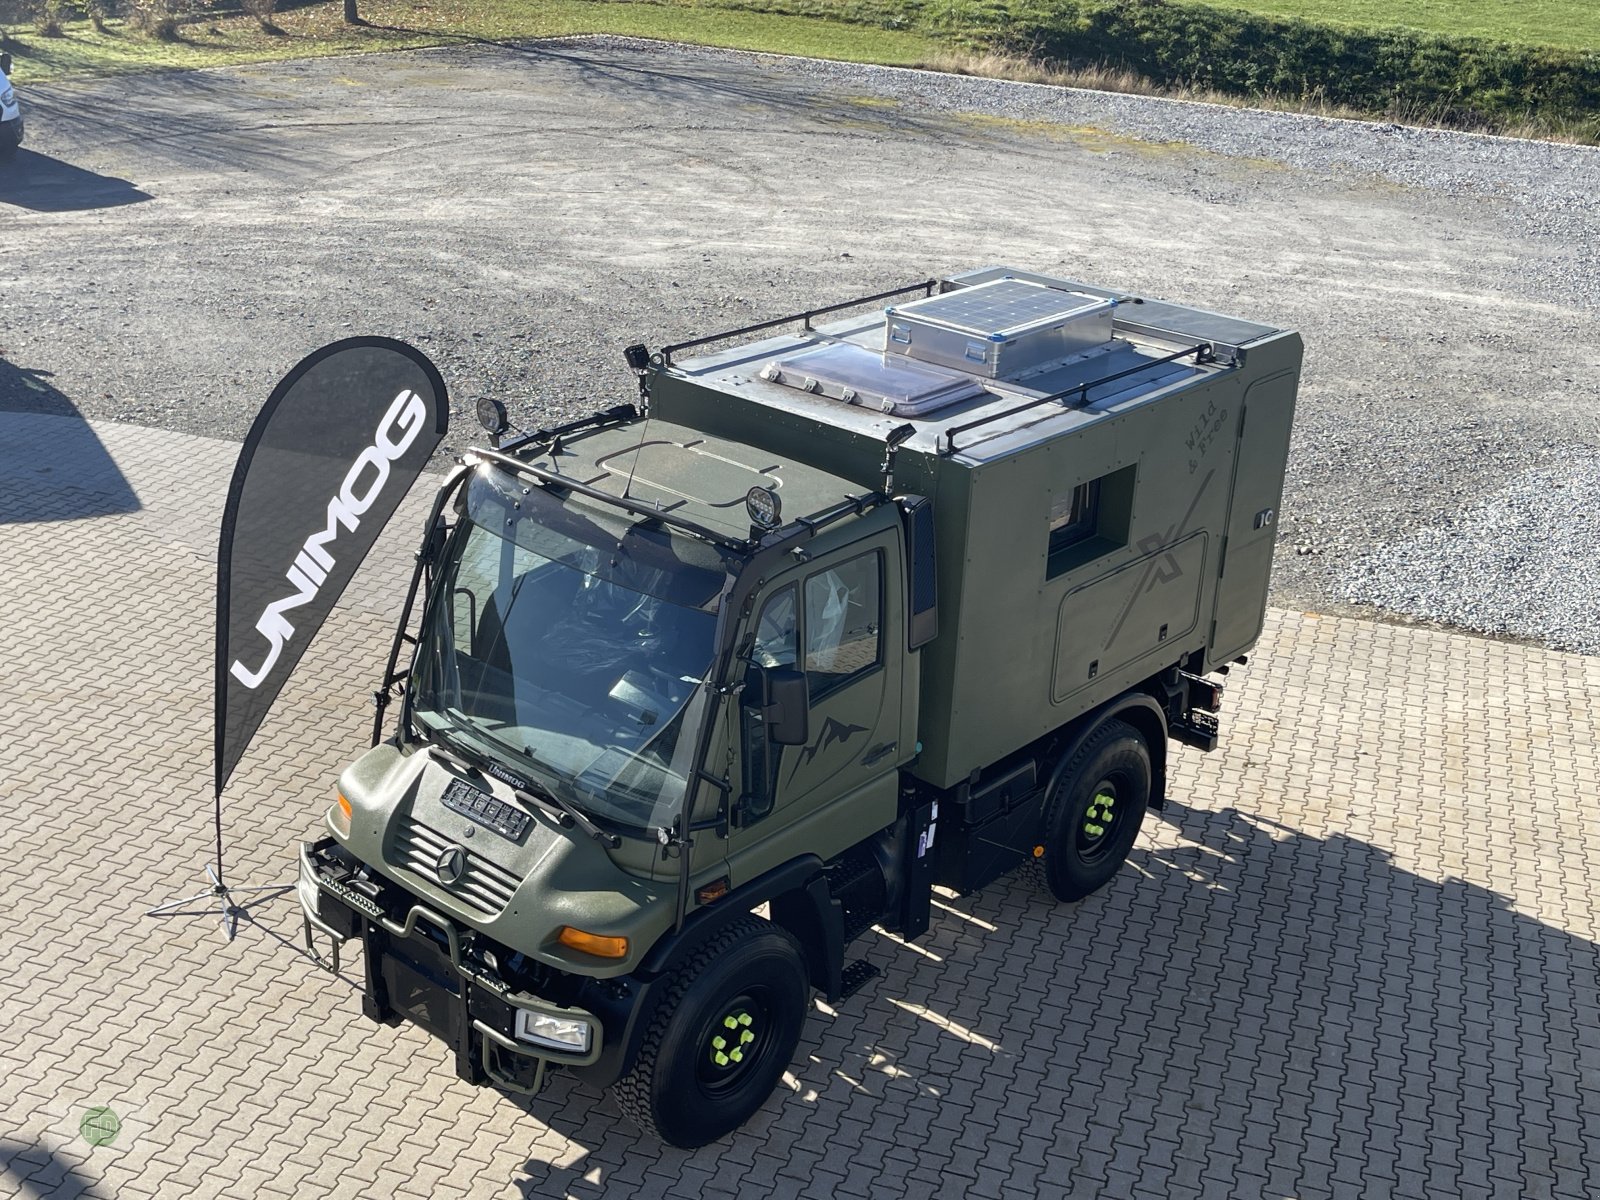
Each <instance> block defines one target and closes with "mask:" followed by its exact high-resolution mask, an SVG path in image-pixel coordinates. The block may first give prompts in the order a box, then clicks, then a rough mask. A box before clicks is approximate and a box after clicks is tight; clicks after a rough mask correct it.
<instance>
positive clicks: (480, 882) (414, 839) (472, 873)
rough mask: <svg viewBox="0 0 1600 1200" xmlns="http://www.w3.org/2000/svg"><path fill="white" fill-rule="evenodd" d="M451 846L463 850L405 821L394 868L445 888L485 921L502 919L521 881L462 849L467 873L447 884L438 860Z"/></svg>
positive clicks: (409, 821)
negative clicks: (406, 871) (503, 910)
mask: <svg viewBox="0 0 1600 1200" xmlns="http://www.w3.org/2000/svg"><path fill="white" fill-rule="evenodd" d="M451 845H458V846H460V845H462V843H460V842H454V843H452V842H451V841H450V839H449V838H447V837H445V836H444V835H443V834H441V833H439V832H438V831H436V830H433V829H429V828H428V827H427V826H426V825H424V824H422V822H420V821H413V820H412V819H411V818H409V817H402V818H401V819H400V824H399V828H398V831H397V833H396V835H395V846H394V850H395V865H396V866H400V867H404V868H405V869H406V870H408V871H410V872H412V873H413V874H415V875H420V876H421V877H422V878H423V879H425V880H427V881H428V882H429V883H431V884H433V885H435V886H436V887H441V888H443V889H444V890H445V891H447V892H449V893H450V894H451V895H452V896H454V897H455V898H456V899H458V900H460V901H461V902H462V903H463V904H465V905H466V906H467V907H468V908H471V909H473V910H474V911H476V912H479V913H482V914H483V915H484V916H486V917H495V916H499V915H500V911H501V910H502V909H503V908H505V906H506V905H507V904H508V903H510V901H511V897H512V895H513V894H514V893H515V892H516V890H517V886H518V884H520V883H521V882H522V881H521V880H520V879H518V878H517V877H516V876H515V875H513V874H512V873H511V872H510V871H508V870H506V869H505V868H504V867H502V866H498V865H496V864H495V863H492V862H490V861H489V860H488V859H486V858H484V857H483V856H482V855H481V854H477V853H475V852H474V851H473V850H472V849H471V848H470V847H467V846H463V847H462V848H463V849H465V850H466V854H467V865H466V870H465V872H464V873H463V874H462V876H461V878H460V880H458V881H457V882H456V883H446V882H445V881H444V880H442V879H440V878H439V870H438V862H439V856H440V855H441V854H443V853H444V852H445V851H446V850H447V849H449V847H450V846H451Z"/></svg>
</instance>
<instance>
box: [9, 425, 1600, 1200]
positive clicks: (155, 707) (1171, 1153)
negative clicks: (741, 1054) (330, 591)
mask: <svg viewBox="0 0 1600 1200" xmlns="http://www.w3.org/2000/svg"><path fill="white" fill-rule="evenodd" d="M236 449H237V448H236V447H235V446H233V445H230V444H227V443H223V442H215V441H208V440H204V439H200V438H195V437H189V436H184V435H179V434H174V433H170V432H163V431H159V430H155V429H143V428H135V427H132V426H124V425H114V424H91V423H85V422H83V421H78V420H74V419H70V418H64V417H54V416H28V415H22V414H15V413H0V567H3V569H0V611H3V612H4V614H5V619H4V635H3V642H0V645H3V650H4V653H3V655H0V727H3V731H4V740H3V741H0V864H3V867H0V888H3V901H0V912H3V913H4V914H5V934H4V937H3V938H0V1195H7V1196H9V1195H17V1196H24V1197H29V1198H30V1200H33V1198H42V1197H69V1196H94V1197H111V1196H127V1197H189V1196H207V1197H209V1196H227V1197H271V1196H284V1197H301V1196H384V1197H389V1196H423V1197H426V1196H452V1195H471V1196H494V1197H500V1196H506V1197H514V1196H519V1195H521V1196H541V1197H551V1196H577V1197H589V1196H596V1195H602V1194H605V1195H612V1194H615V1195H627V1196H637V1197H641V1198H643V1197H656V1196H684V1197H702V1196H706V1197H710V1196H730V1195H741V1196H744V1195H773V1196H797V1197H836V1196H837V1197H847V1196H862V1197H868V1196H870V1197H879V1196H889V1197H893V1196H901V1195H904V1196H910V1197H924V1196H930V1195H941V1196H961V1195H976V1196H986V1197H1008V1196H1019V1197H1020V1196H1028V1197H1032V1196H1041V1195H1045V1196H1049V1195H1072V1196H1093V1195H1105V1196H1138V1197H1241V1196H1270V1197H1290V1196H1293V1197H1326V1196H1339V1197H1344V1196H1361V1197H1369V1196H1406V1197H1419V1196H1440V1197H1445V1196H1450V1197H1455V1196H1470V1197H1507V1198H1510V1197H1524V1196H1536V1195H1537V1196H1552V1197H1573V1198H1578V1197H1592V1196H1595V1195H1597V1194H1600V962H1597V957H1600V956H1597V953H1596V942H1597V940H1600V915H1597V913H1600V905H1597V901H1600V883H1597V882H1596V880H1597V876H1600V736H1597V730H1596V725H1597V719H1600V659H1595V658H1584V657H1578V656H1573V655H1563V654H1557V653H1552V652H1549V651H1545V650H1539V649H1530V648H1527V647H1523V646H1517V645H1511V644H1507V643H1498V642H1491V641H1483V640H1478V639H1473V638H1468V637H1462V636H1456V635H1452V634H1446V633H1439V632H1433V631H1428V630H1421V629H1412V628H1402V627H1398V626H1390V625H1377V624H1369V623H1364V622H1360V621H1355V620H1348V619H1342V618H1341V619H1335V618H1328V617H1321V618H1319V617H1317V616H1314V615H1310V614H1299V613H1290V612H1281V611H1274V612H1272V613H1271V614H1270V619H1269V622H1268V627H1267V632H1266V635H1265V637H1264V639H1263V642H1262V644H1261V646H1260V647H1259V648H1258V652H1257V653H1256V654H1255V655H1254V656H1253V659H1252V662H1251V665H1250V666H1249V667H1248V668H1247V669H1245V670H1243V671H1238V672H1235V674H1234V675H1233V676H1232V677H1231V679H1230V687H1229V690H1228V695H1227V701H1226V707H1225V713H1224V738H1223V746H1222V748H1221V749H1220V750H1219V751H1217V752H1216V753H1214V754H1211V755H1201V754H1198V753H1195V752H1193V751H1189V750H1175V751H1174V770H1173V777H1172V780H1171V785H1170V794H1171V797H1172V803H1171V805H1170V806H1169V807H1168V809H1167V810H1166V811H1165V812H1164V813H1162V814H1159V816H1157V815H1155V814H1152V815H1151V817H1150V818H1149V819H1147V821H1146V826H1145V829H1144V832H1143V833H1142V834H1141V836H1140V841H1139V844H1138V846H1137V848H1136V849H1135V851H1134V854H1133V856H1132V859H1131V861H1130V863H1129V865H1128V866H1127V868H1125V869H1124V871H1123V872H1122V873H1121V875H1120V876H1119V877H1118V878H1117V879H1116V881H1115V882H1114V883H1113V885H1112V886H1111V887H1110V888H1108V889H1106V890H1105V891H1104V892H1102V893H1100V894H1098V895H1096V896H1094V897H1092V898H1090V899H1089V900H1087V901H1085V902H1084V903H1082V904H1079V905H1076V906H1055V905H1051V904H1048V903H1046V902H1044V901H1043V900H1042V899H1040V898H1039V897H1038V896H1036V895H1034V894H1033V893H1031V892H1030V891H1029V890H1028V889H1027V888H1026V887H1025V886H1024V885H1023V884H1022V883H1020V882H1011V881H1003V882H1002V883H1000V884H997V885H995V886H992V887H990V888H988V889H986V890H985V891H984V892H982V893H981V894H979V895H975V896H969V897H964V898H958V897H954V896H940V897H939V898H938V899H937V908H936V909H935V917H936V920H935V922H934V925H933V928H932V929H931V930H930V932H929V934H928V935H927V937H926V938H925V939H923V940H922V941H921V942H919V943H917V944H915V945H907V944H905V943H902V942H900V941H898V940H897V939H895V938H893V937H890V936H887V935H878V934H869V935H868V939H867V953H868V956H869V957H870V958H871V960H872V961H873V962H875V963H876V964H877V965H878V966H879V967H880V968H881V969H882V971H883V975H882V978H880V979H879V980H877V981H876V982H875V983H874V984H873V985H872V986H870V987H869V988H868V989H867V990H866V991H864V992H862V993H861V994H859V995H857V996H856V997H854V998H852V999H851V1000H849V1001H846V1002H844V1003H842V1004H841V1005H840V1006H839V1008H838V1010H837V1011H832V1010H829V1009H828V1008H827V1007H826V1006H823V1005H820V1004H819V1005H818V1006H817V1011H816V1012H815V1013H814V1014H813V1017H812V1019H811V1020H810V1022H809V1024H808V1026H807V1030H806V1035H805V1038H804V1040H803V1042H802V1045H801V1049H800V1051H799V1053H798V1055H797V1057H796V1059H795V1062H794V1063H793V1065H792V1070H791V1073H790V1075H789V1076H788V1078H787V1080H786V1086H784V1087H782V1088H780V1090H779V1092H778V1093H777V1094H776V1095H775V1096H774V1097H773V1098H772V1100H771V1101H770V1102H769V1103H768V1104H767V1105H766V1107H765V1108H764V1109H763V1110H762V1112H761V1113H760V1114H759V1115H758V1116H757V1117H756V1118H755V1119H754V1120H753V1121H752V1122H751V1123H750V1125H749V1126H748V1127H747V1128H746V1129H745V1130H744V1131H743V1132H742V1133H740V1134H738V1135H736V1136H734V1137H732V1138H730V1139H727V1140H725V1141H723V1142H721V1143H719V1144H716V1145H713V1146H710V1147H707V1148H705V1149H703V1150H700V1151H697V1152H693V1153H687V1152H682V1151H678V1150H671V1149H664V1148H662V1147H660V1146H658V1145H653V1144H651V1143H649V1142H647V1141H645V1140H643V1139H641V1137H640V1135H639V1134H638V1132H637V1131H636V1130H635V1129H634V1128H633V1127H632V1125H630V1123H629V1122H628V1121H627V1120H626V1119H625V1118H623V1117H622V1116H621V1115H620V1113H619V1112H618V1110H617V1108H616V1107H615V1106H614V1105H613V1104H612V1103H611V1101H610V1100H609V1098H607V1097H606V1096H604V1095H603V1094H598V1093H594V1092H591V1091H589V1090H587V1089H585V1088H583V1087H580V1086H576V1085H574V1084H573V1083H572V1082H571V1081H569V1080H558V1081H557V1082H556V1083H555V1084H554V1085H553V1086H552V1087H550V1088H549V1089H548V1090H547V1091H546V1093H545V1094H544V1095H543V1096H541V1097H538V1098H536V1099H534V1100H532V1101H519V1100H512V1099H509V1098H506V1097H504V1096H501V1095H499V1094H497V1093H495V1092H493V1091H488V1090H481V1089H475V1088H472V1087H469V1086H467V1085H465V1084H463V1083H460V1082H459V1081H457V1080H456V1079H455V1078H454V1077H453V1075H452V1074H451V1073H450V1070H449V1065H448V1058H447V1055H446V1052H445V1051H444V1049H443V1048H442V1047H441V1046H439V1045H437V1044H435V1043H434V1042H433V1041H431V1040H430V1039H429V1038H428V1037H427V1036H425V1035H424V1034H422V1033H420V1032H419V1031H417V1030H416V1029H414V1028H409V1027H408V1028H400V1029H387V1028H381V1027H378V1026H374V1025H371V1024H369V1023H367V1022H366V1021H365V1020H364V1019H363V1018H362V1017H361V1015H360V1010H359V978H357V977H350V978H335V977H333V976H330V975H328V974H325V973H324V972H322V971H320V970H319V969H317V968H316V967H315V966H314V965H313V963H312V962H311V961H309V960H308V959H307V957H306V956H305V955H304V954H303V953H302V952H301V950H300V948H299V935H300V923H299V920H298V909H297V908H296V906H295V902H294V899H293V896H292V895H291V894H289V893H282V894H268V895H265V896H264V897H263V898H262V899H261V902H260V903H259V904H258V905H257V906H256V907H255V908H253V909H252V912H251V918H252V919H251V921H250V922H249V923H248V924H246V925H245V927H244V928H243V930H242V932H241V934H240V936H239V937H238V939H237V940H235V941H233V942H232V943H228V942H225V941H224V940H223V939H222V938H221V936H220V933H219V929H218V924H217V922H216V921H215V920H214V919H212V918H209V917H204V916H199V917H179V918H169V919H158V918H151V917H147V916H145V915H144V912H145V910H146V909H147V908H149V907H150V906H151V905H154V904H157V903H159V902H161V901H163V900H167V899H169V898H173V897H179V896H183V895H185V894H188V893H191V892H194V891H196V890H198V889H199V887H200V886H202V885H203V880H202V879H201V875H200V872H201V870H202V868H203V866H204V864H205V862H206V861H207V856H208V853H209V849H210V845H211V843H210V832H209V816H210V796H209V790H208V780H209V777H210V751H211V721H210V712H211V697H210V679H211V673H210V645H211V619H212V618H211V603H212V586H213V574H212V572H213V565H212V564H213V562H214V557H215V528H216V521H217V518H218V515H219V513H220V510H221V503H222V499H223V496H224V493H225V491H226V486H227V480H228V478H229V474H230V472H231V470H232V463H233V457H234V454H235V453H236ZM425 499H426V497H424V496H422V495H421V494H420V493H419V494H414V495H413V496H412V497H411V499H410V500H409V501H408V503H407V506H406V508H405V509H404V510H402V513H401V515H400V517H399V518H398V519H397V520H396V522H395V523H394V525H392V526H391V530H390V532H389V533H387V534H386V535H385V537H384V539H383V541H382V542H381V543H380V545H379V548H378V550H377V551H376V552H375V554H374V558H373V560H372V561H371V562H369V565H368V567H367V568H364V569H363V573H362V575H361V576H360V577H358V580H357V583H356V584H355V585H354V586H353V587H352V589H351V591H350V593H349V594H348V595H347V597H346V599H345V601H344V603H342V604H341V606H340V607H339V608H338V609H337V610H336V612H335V614H334V616H333V618H332V619H331V620H330V622H329V624H328V625H327V626H326V627H325V628H324V630H323V632H322V634H321V636H320V638H319V639H318V640H317V642H316V643H315V645H314V646H313V648H312V649H311V651H310V653H309V654H308V655H307V657H306V658H305V660H304V662H303V663H302V666H301V668H300V671H299V673H298V675H297V677H296V678H295V680H294V681H293V682H292V683H291V685H290V687H289V688H288V690H286V691H285V693H284V695H283V697H282V699H281V700H280V702H279V705H278V707H277V709H276V710H275V711H274V713H273V715H272V716H271V717H270V718H269V719H268V721H267V723H266V724H265V726H264V727H263V728H262V731H261V734H260V736H259V737H258V739H257V742H256V744H255V746H254V747H253V748H252V750H251V751H250V753H249V754H248V755H247V756H246V758H245V760H244V762H243V763H242V765H241V767H240V769H239V772H238V774H237V776H236V777H235V782H234V783H233V784H232V786H231V787H230V789H229V791H228V794H227V797H226V816H227V828H228V866H229V872H230V878H231V879H232V880H233V881H234V882H239V883H251V884H273V883H283V884H288V883H289V882H291V881H292V878H293V863H294V857H293V856H294V846H295V843H296V842H297V840H299V839H300V838H302V837H305V836H309V835H311V834H312V833H313V832H314V831H315V829H316V828H317V825H318V822H319V819H320V814H321V812H322V810H323V809H324V808H325V806H326V803H327V801H328V800H329V798H330V796H331V789H332V786H333V781H334V779H335V777H336V775H337V772H338V770H339V768H340V767H341V765H342V764H343V763H344V762H346V761H347V760H348V759H349V758H350V757H352V756H353V755H354V754H355V753H356V752H357V751H358V750H359V749H360V748H361V746H362V745H363V744H364V738H365V736H366V732H367V729H368V724H369V720H370V715H369V714H370V710H369V708H368V701H367V695H368V693H369V692H370V689H371V688H372V686H373V684H374V675H375V673H376V671H377V670H378V667H379V662H380V658H381V655H382V653H383V651H384V650H385V649H386V647H387V644H388V638H389V635H390V631H391V621H392V619H393V613H394V611H395V609H396V608H397V605H398V599H399V595H400V589H401V587H402V585H403V581H404V579H405V574H406V571H407V570H408V559H409V550H410V548H411V543H412V541H413V538H414V536H415V533H416V531H417V529H418V516H419V513H420V510H421V508H422V505H423V503H424V501H425ZM98 1106H107V1107H109V1108H111V1109H112V1110H113V1112H114V1113H115V1114H116V1116H117V1118H118V1120H119V1122H120V1127H119V1128H118V1130H117V1133H116V1136H115V1137H114V1138H113V1139H112V1140H111V1141H110V1142H109V1143H107V1144H104V1145H98V1146H96V1145H92V1144H91V1143H90V1141H89V1140H87V1139H86V1138H85V1136H84V1134H83V1133H82V1131H81V1129H80V1126H81V1123H82V1121H83V1119H84V1117H85V1115H86V1113H87V1112H88V1111H89V1110H90V1109H91V1108H95V1107H98Z"/></svg>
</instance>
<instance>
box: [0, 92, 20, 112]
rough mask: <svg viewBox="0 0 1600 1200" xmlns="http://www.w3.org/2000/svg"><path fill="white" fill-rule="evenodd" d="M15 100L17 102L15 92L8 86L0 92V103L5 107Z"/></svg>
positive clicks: (8, 106)
mask: <svg viewBox="0 0 1600 1200" xmlns="http://www.w3.org/2000/svg"><path fill="white" fill-rule="evenodd" d="M16 102H17V93H16V92H14V91H12V90H11V89H10V88H7V89H6V90H5V91H3V92H0V104H3V105H4V106H5V107H7V108H10V107H11V106H12V105H13V104H15V103H16Z"/></svg>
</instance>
